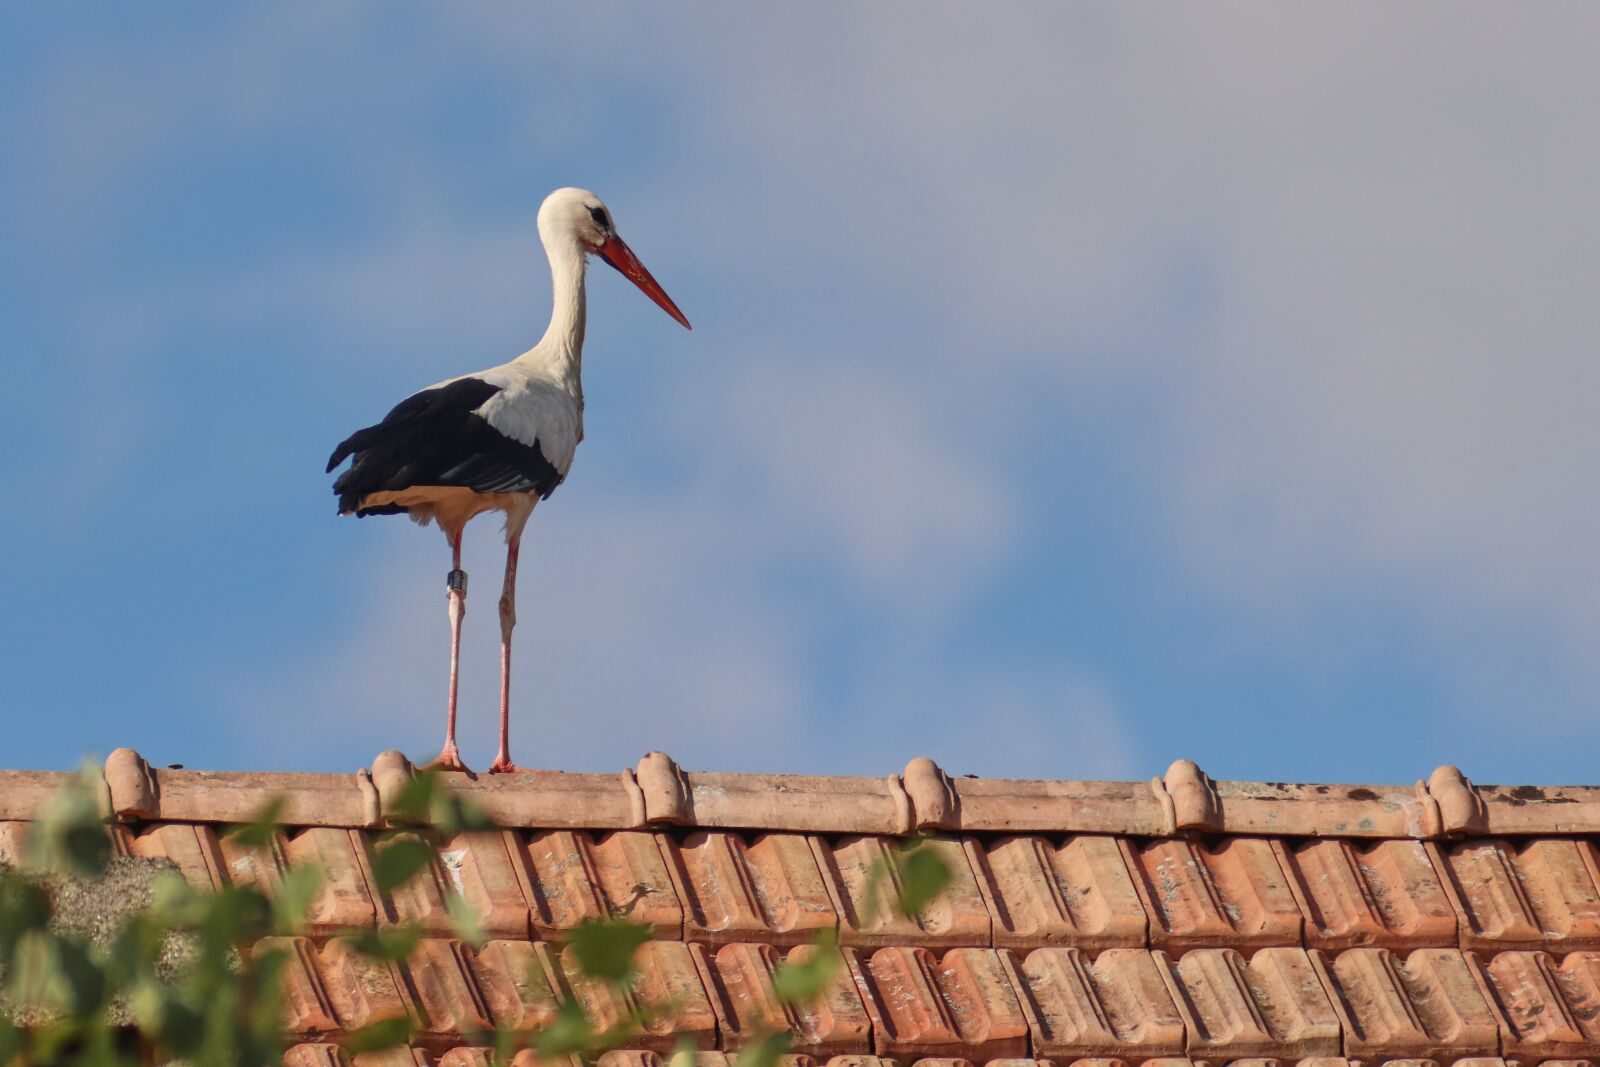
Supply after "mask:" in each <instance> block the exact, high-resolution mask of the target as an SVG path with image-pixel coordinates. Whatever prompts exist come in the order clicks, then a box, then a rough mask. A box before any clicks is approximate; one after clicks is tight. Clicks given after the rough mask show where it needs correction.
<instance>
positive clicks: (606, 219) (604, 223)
mask: <svg viewBox="0 0 1600 1067" xmlns="http://www.w3.org/2000/svg"><path fill="white" fill-rule="evenodd" d="M589 217H590V218H592V219H594V221H595V222H597V223H598V224H599V225H600V228H601V229H602V230H609V229H611V218H610V216H608V215H607V214H606V209H605V208H603V207H592V208H590V209H589Z"/></svg>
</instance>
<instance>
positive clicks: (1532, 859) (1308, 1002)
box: [0, 750, 1600, 1067]
mask: <svg viewBox="0 0 1600 1067" xmlns="http://www.w3.org/2000/svg"><path fill="white" fill-rule="evenodd" d="M410 774H411V770H410V767H409V764H407V763H406V762H405V761H404V759H403V758H402V757H399V756H398V755H397V754H385V755H384V756H383V757H381V758H380V759H379V760H378V761H375V762H374V765H373V770H372V773H371V774H367V773H366V772H361V773H358V774H354V775H270V774H263V775H255V774H252V775H228V774H212V773H208V772H198V771H167V770H161V769H156V768H151V767H150V766H149V765H148V764H146V763H145V762H144V761H143V760H142V759H141V758H139V757H138V756H137V754H135V753H131V752H128V751H125V750H124V751H121V752H119V754H117V755H116V756H115V758H114V759H108V761H107V765H106V768H105V774H104V778H105V789H104V794H103V796H102V804H103V810H105V811H108V812H111V813H112V814H113V827H112V831H111V832H112V836H113V841H114V844H115V846H116V848H117V850H118V851H119V852H120V853H121V854H124V855H129V856H135V857H146V858H152V859H159V860H163V861H167V862H170V863H172V864H173V865H174V866H175V867H176V868H177V869H178V870H179V871H181V872H182V873H183V875H184V876H185V877H186V878H187V879H188V880H189V882H190V883H191V884H193V885H195V886H197V887H202V888H208V887H216V886H225V885H229V884H234V885H258V886H261V887H263V888H264V889H265V890H266V891H267V892H268V893H272V892H274V891H276V888H277V886H278V885H279V884H280V881H281V879H282V877H283V876H284V873H285V872H286V871H287V870H288V869H289V868H290V866H291V865H293V864H296V863H302V862H316V863H318V864H319V865H320V866H321V867H322V868H323V870H324V872H325V875H326V883H325V885H324V887H323V890H322V892H321V893H320V895H319V896H318V897H317V899H316V901H315V902H314V905H313V908H312V915H311V922H310V924H309V926H308V928H307V930H306V931H305V935H306V936H304V937H299V938H286V939H274V940H271V941H269V942H266V943H265V944H263V945H262V946H259V947H258V948H257V951H264V950H265V949H266V948H267V947H279V948H283V949H286V950H287V951H288V952H289V956H290V964H289V967H288V970H287V973H286V982H287V990H288V998H287V999H288V1003H287V1005H286V1011H287V1015H288V1020H287V1021H288V1024H289V1027H290V1029H291V1030H292V1031H293V1033H294V1034H295V1036H296V1037H297V1038H298V1039H300V1040H301V1041H302V1042H303V1043H302V1044H298V1045H296V1046H295V1047H294V1048H293V1049H292V1050H291V1051H290V1053H289V1055H288V1057H287V1062H288V1063H289V1064H291V1065H294V1067H334V1065H338V1067H355V1064H357V1063H359V1064H361V1065H363V1067H364V1065H367V1064H372V1065H376V1067H387V1065H395V1067H399V1065H411V1067H417V1065H422V1064H437V1065H440V1067H445V1065H450V1067H486V1065H487V1063H488V1050H486V1049H484V1048H482V1047H480V1046H478V1045H475V1044H473V1041H474V1040H481V1039H475V1038H474V1037H473V1034H474V1033H475V1032H477V1031H480V1030H481V1029H483V1028H486V1027H489V1026H507V1027H512V1028H515V1029H520V1030H522V1031H524V1032H530V1031H534V1030H537V1029H539V1028H542V1027H544V1026H547V1025H549V1024H550V1022H551V1021H552V1020H553V1019H554V1018H555V1015H556V1011H557V1007H558V1003H559V1001H560V1000H561V999H562V998H567V997H571V998H575V999H576V1000H578V1001H579V1002H580V1003H582V1004H584V1005H585V1006H586V1007H587V1008H588V1010H589V1011H590V1013H591V1015H592V1016H593V1017H594V1018H595V1020H596V1022H597V1023H598V1024H600V1025H602V1026H603V1025H605V1024H606V1023H608V1022H612V1021H616V1020H619V1019H622V1018H624V1017H625V1016H626V1015H628V1014H629V1013H630V1012H633V1011H635V1010H638V1009H640V1008H642V1007H644V1006H647V1005H667V1006H669V1009H670V1010H669V1011H668V1012H667V1013H666V1014H660V1015H657V1016H655V1017H653V1018H652V1020H651V1023H650V1025H649V1028H648V1029H647V1032H646V1033H644V1034H642V1035H641V1036H640V1037H639V1038H638V1039H637V1040H636V1041H633V1042H631V1043H630V1046H629V1047H628V1048H627V1049H625V1050H622V1051H619V1052H615V1053H609V1054H607V1055H606V1056H605V1057H602V1060H601V1067H664V1061H663V1056H664V1055H666V1054H668V1053H670V1052H671V1050H672V1049H673V1047H674V1046H675V1045H676V1044H677V1042H678V1040H679V1038H680V1037H687V1038H688V1039H689V1040H690V1042H691V1043H692V1044H694V1045H695V1046H696V1047H697V1048H698V1049H700V1050H701V1051H700V1053H699V1059H700V1067H730V1064H731V1059H730V1057H731V1056H732V1055H734V1054H736V1053H737V1052H738V1051H739V1049H740V1048H741V1047H743V1046H744V1045H745V1044H746V1043H747V1042H748V1041H749V1040H750V1039H751V1037H752V1036H753V1035H755V1034H757V1033H758V1032H761V1031H762V1029H763V1028H764V1027H766V1026H774V1025H777V1026H785V1027H788V1028H791V1029H792V1030H793V1031H794V1033H795V1039H796V1045H795V1052H796V1055H794V1056H790V1057H787V1058H786V1059H785V1060H784V1067H822V1065H827V1067H917V1065H918V1064H921V1065H923V1067H959V1065H962V1064H972V1065H975V1067H1069V1065H1073V1064H1081V1065H1082V1067H1113V1065H1123V1067H1138V1065H1140V1064H1157V1065H1166V1067H1222V1065H1224V1064H1233V1065H1237V1067H1267V1062H1268V1061H1275V1062H1276V1063H1277V1064H1280V1065H1281V1067H1289V1065H1290V1064H1296V1063H1297V1064H1300V1065H1301V1067H1350V1065H1351V1064H1353V1063H1357V1062H1359V1063H1360V1064H1361V1065H1363V1067H1367V1065H1371V1067H1376V1065H1378V1064H1383V1063H1390V1064H1395V1065H1397V1067H1398V1065H1400V1064H1418V1065H1421V1064H1424V1063H1429V1062H1431V1063H1434V1064H1436V1065H1438V1067H1505V1065H1506V1063H1507V1061H1506V1060H1504V1059H1502V1058H1501V1057H1511V1058H1512V1059H1513V1060H1514V1061H1516V1062H1517V1063H1520V1064H1522V1065H1524V1067H1535V1065H1536V1064H1539V1063H1543V1064H1556V1063H1560V1062H1571V1063H1576V1062H1577V1061H1581V1060H1590V1061H1594V1062H1600V870H1597V848H1596V840H1597V839H1600V789H1596V788H1580V787H1566V788H1543V789H1536V788H1526V787H1523V788H1506V787H1494V786H1478V785H1475V784H1473V783H1472V782H1471V781H1470V780H1468V779H1467V778H1465V777H1464V776H1462V775H1461V774H1460V772H1458V771H1455V770H1454V769H1453V768H1441V769H1439V770H1437V771H1434V772H1433V773H1431V774H1429V775H1427V776H1425V778H1424V779H1423V780H1422V781H1419V782H1417V783H1416V784H1415V786H1315V785H1292V784H1281V783H1251V782H1229V781H1213V780H1212V779H1210V778H1209V777H1208V776H1207V775H1205V773H1204V772H1203V771H1201V770H1200V769H1199V768H1198V767H1195V766H1194V765H1193V764H1191V763H1188V762H1187V761H1178V762H1177V763H1174V764H1173V766H1172V767H1171V768H1169V769H1168V771H1167V773H1166V774H1164V775H1162V776H1159V777H1157V778H1154V779H1152V780H1150V781H1147V782H1055V781H1001V780H982V779H973V778H962V777H952V776H951V775H949V774H947V773H946V772H945V771H944V770H943V769H942V768H939V767H938V766H936V765H935V764H933V763H932V762H931V761H928V760H913V761H911V762H910V763H909V764H908V765H907V766H906V767H905V768H904V771H903V772H902V773H900V774H889V775H885V776H883V777H880V778H822V777H806V776H787V775H737V774H706V773H700V772H685V771H682V770H680V769H679V768H678V767H677V766H676V765H675V764H674V763H673V762H672V761H671V760H670V759H668V758H667V757H666V756H664V755H661V754H659V753H656V754H652V755H651V756H649V757H647V758H646V759H644V760H641V761H640V763H639V764H638V765H637V766H636V767H635V768H631V769H628V770H625V771H623V772H622V773H620V774H614V775H604V774H585V775H563V774H559V773H556V772H547V771H546V772H533V773H529V774H521V775H507V776H485V777H484V778H481V779H468V778H464V777H462V778H454V776H452V778H453V781H452V784H453V785H455V786H456V787H458V788H459V789H460V790H461V791H462V792H464V793H466V794H468V795H469V796H470V797H471V798H472V799H474V800H476V801H478V802H480V803H481V804H482V805H484V806H485V807H486V808H487V809H488V810H489V812H490V813H491V814H492V815H493V816H494V817H495V818H496V819H498V820H500V821H501V822H502V823H503V824H504V825H506V826H507V827H508V828H507V829H505V830H500V831H493V832H486V833H476V834H466V835H462V836H461V837H458V838H456V839H454V840H451V841H446V842H442V843H440V847H439V849H438V852H437V859H436V862H435V863H434V864H433V865H432V866H431V867H430V868H429V869H428V870H426V871H425V872H424V874H423V875H421V876H420V877H418V878H417V879H415V880H414V881H412V882H411V883H409V884H407V885H406V886H404V887H402V888H401V889H399V890H397V891H396V892H394V893H392V894H389V895H387V896H385V895H383V894H379V893H376V892H375V891H374V890H373V886H374V884H375V881H374V878H373V873H372V859H373V856H374V850H375V849H377V848H381V847H384V846H383V844H382V843H381V842H382V841H383V840H384V839H385V838H386V837H387V836H389V835H390V834H392V832H393V831H392V830H390V829H389V828H388V827H387V825H386V823H385V821H384V817H385V812H392V811H393V810H394V801H395V798H396V797H397V796H398V795H399V792H400V790H402V789H404V787H405V784H406V782H407V781H408V780H409V776H410ZM66 780H67V776H64V775H50V774H36V773H32V772H28V773H20V772H0V861H6V862H16V861H17V860H19V859H20V858H21V851H22V847H23V844H24V842H25V839H26V836H27V834H28V830H29V820H31V819H34V818H36V817H37V816H38V814H39V813H40V811H41V810H42V807H43V805H44V803H45V802H46V801H47V800H48V798H49V796H50V795H51V793H52V792H53V791H54V790H56V789H58V788H59V787H60V786H61V784H62V783H63V782H65V781H66ZM284 791H290V793H291V796H290V804H289V806H288V808H287V811H288V829H286V830H285V831H284V832H283V833H281V834H279V835H277V837H276V838H275V839H274V840H272V841H271V842H270V843H269V844H267V845H266V846H264V847H261V848H252V849H246V848H244V847H242V846H241V845H240V844H239V843H238V839H237V838H235V837H231V836H228V835H225V834H222V833H221V832H220V830H221V829H222V827H221V826H220V824H224V823H228V822H236V821H241V820H245V819H248V818H249V817H251V816H253V815H254V814H255V813H256V812H258V811H259V810H260V809H261V808H262V806H263V805H264V804H265V803H266V801H267V800H268V798H270V797H272V796H274V795H276V794H278V793H281V792H284ZM919 828H920V829H923V830H930V831H934V832H936V833H937V834H939V835H941V836H936V837H934V838H932V839H931V840H932V844H931V846H930V847H932V848H934V849H935V850H937V852H938V853H939V854H940V855H941V856H942V857H943V858H944V859H945V860H946V862H947V865H948V866H949V868H950V869H951V871H952V873H953V875H954V879H953V884H952V886H951V887H950V889H949V891H948V892H947V893H946V894H945V895H944V896H942V897H941V898H939V899H938V900H936V901H935V902H934V903H932V904H930V905H929V906H927V907H926V908H924V909H923V911H922V913H921V914H920V915H918V916H916V917H914V918H909V919H908V918H905V917H904V916H902V915H900V913H899V910H898V909H897V908H896V907H895V904H896V901H897V894H898V888H897V887H896V886H895V885H894V884H893V882H892V880H891V881H890V882H888V883H885V884H884V885H883V886H882V890H881V892H879V894H878V900H877V901H876V902H875V904H874V906H873V907H870V908H869V907H868V904H869V901H868V896H869V893H868V889H869V886H870V885H871V883H872V882H873V880H874V879H875V878H879V877H881V876H880V875H877V874H875V873H874V872H875V871H876V870H877V869H878V868H880V867H882V866H883V861H884V858H885V857H886V856H887V855H888V853H889V850H890V849H891V848H893V847H896V846H898V844H899V843H900V841H901V838H902V836H903V835H906V834H909V833H912V832H915V831H917V830H918V829H919ZM457 895H458V896H459V897H460V898H461V900H463V901H464V902H465V904H466V905H467V907H468V908H469V909H470V910H471V911H472V913H473V914H474V915H475V916H476V917H477V919H478V921H479V923H481V924H482V926H483V928H484V929H485V931H486V933H487V934H488V938H489V940H488V941H487V943H485V944H484V945H483V946H482V948H480V949H478V950H476V951H474V950H473V949H471V948H470V947H468V946H466V945H464V944H462V943H461V942H459V941H457V940H454V935H453V933H452V923H451V922H450V917H449V911H448V907H449V901H450V899H451V897H452V896H457ZM612 914H625V915H628V916H629V917H631V918H633V919H635V920H637V921H641V922H644V923H646V924H648V925H649V926H650V928H651V930H652V932H653V936H654V940H652V941H651V942H649V943H648V944H647V945H646V946H645V947H644V948H643V949H642V950H641V952H640V954H639V958H638V961H637V962H638V965H639V970H640V981H639V984H638V987H637V989H636V990H635V991H634V992H633V994H631V995H629V996H618V995H617V994H615V993H613V992H611V991H610V990H608V989H606V988H604V987H603V986H600V985H597V984H595V983H592V982H588V981H586V980H584V979H582V978H581V977H579V975H578V973H577V968H576V967H575V966H574V965H573V961H572V960H571V959H570V958H569V956H568V954H567V953H566V952H565V951H563V949H562V947H561V944H560V942H561V940H562V939H563V938H564V937H565V935H566V934H567V933H568V932H569V931H570V930H572V929H573V928H574V927H575V926H577V925H578V924H579V923H581V922H583V921H584V920H586V919H591V918H601V917H605V916H609V915H612ZM399 921H415V922H417V923H420V924H421V926H422V927H423V928H424V930H425V931H426V935H427V936H425V938H424V940H423V941H422V942H421V943H420V944H419V946H418V948H417V950H416V952H415V953H414V954H413V955H412V956H411V958H410V959H408V960H407V961H405V963H404V964H403V965H389V964H383V963H377V962H374V961H372V960H371V959H369V958H367V957H365V956H362V955H361V954H360V953H358V952H356V951H355V950H354V948H353V946H352V944H351V942H350V939H349V936H348V935H351V934H354V933H357V932H359V931H362V930H366V929H370V928H372V927H373V926H374V925H375V924H388V923H394V922H399ZM834 928H837V929H838V931H839V935H840V940H841V942H842V943H843V945H844V946H845V947H844V948H843V949H840V950H835V951H839V953H840V955H841V957H842V959H843V961H844V963H845V967H844V969H843V970H841V972H840V973H839V975H838V976H837V977H836V979H835V980H834V982H833V984H832V986H831V987H830V988H829V989H828V990H827V991H826V993H825V994H824V996H823V998H822V1000H821V1002H820V1003H818V1004H816V1005H813V1006H809V1007H806V1008H804V1009H801V1008H796V1007H793V1006H785V1005H782V1004H780V1003H779V1002H778V1000H777V997H776V994H775V992H774V990H773V985H772V983H773V975H774V973H775V969H776V968H777V966H778V965H779V964H780V962H781V961H782V960H783V959H784V957H785V955H786V954H794V953H799V954H802V955H803V954H805V953H807V952H810V951H813V949H811V948H810V947H808V946H807V945H806V943H807V942H809V941H811V940H812V939H813V938H814V937H815V936H816V934H817V933H818V932H820V931H824V930H829V929H834ZM396 1015H400V1016H408V1017H410V1018H411V1020H412V1021H413V1023H414V1025H415V1027H416V1032H417V1037H416V1043H415V1047H413V1048H410V1049H402V1050H395V1051H392V1052H390V1053H385V1054H382V1055H377V1056H362V1057H357V1058H356V1059H355V1061H354V1062H352V1061H351V1060H350V1059H349V1058H348V1057H345V1056H344V1055H343V1054H342V1053H340V1052H339V1051H338V1049H337V1041H338V1040H339V1039H341V1038H342V1036H343V1035H344V1034H345V1033H347V1032H349V1031H351V1030H354V1029H357V1028H360V1027H362V1026H365V1025H368V1024H370V1023H372V1022H374V1021H377V1020H379V1019H383V1018H387V1017H392V1016H396ZM878 1057H892V1059H880V1058H878ZM1343 1057H1350V1059H1349V1060H1346V1059H1344V1058H1343ZM514 1067H579V1065H577V1064H576V1063H575V1062H573V1061H570V1060H566V1059H563V1060H561V1061H560V1062H559V1063H555V1062H551V1063H542V1064H541V1063H538V1062H536V1061H535V1060H534V1059H533V1058H532V1057H531V1055H527V1054H523V1055H519V1057H518V1058H517V1059H516V1060H515V1061H514Z"/></svg>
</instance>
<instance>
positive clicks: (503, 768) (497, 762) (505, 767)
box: [489, 752, 522, 774]
mask: <svg viewBox="0 0 1600 1067" xmlns="http://www.w3.org/2000/svg"><path fill="white" fill-rule="evenodd" d="M520 770H522V768H521V767H518V766H517V765H516V764H515V763H512V762H511V757H510V756H507V755H506V754H505V753H504V752H502V753H500V755H498V756H496V757H495V758H494V762H493V763H491V764H489V773H490V774H516V773H517V772H518V771H520Z"/></svg>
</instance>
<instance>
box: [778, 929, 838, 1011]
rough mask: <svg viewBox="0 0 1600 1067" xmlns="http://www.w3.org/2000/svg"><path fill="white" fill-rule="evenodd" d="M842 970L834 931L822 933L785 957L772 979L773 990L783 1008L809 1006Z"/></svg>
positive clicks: (836, 936)
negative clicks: (784, 1005) (786, 1005)
mask: <svg viewBox="0 0 1600 1067" xmlns="http://www.w3.org/2000/svg"><path fill="white" fill-rule="evenodd" d="M843 966H844V957H843V956H841V955H840V954H839V933H838V931H837V930H834V929H831V928H830V929H827V930H824V931H823V932H822V933H820V934H818V935H817V938H816V940H815V941H813V942H812V943H811V945H810V946H809V947H807V948H805V949H796V950H795V951H794V952H792V953H790V954H789V958H788V959H787V960H786V961H784V963H783V964H782V965H781V966H780V967H779V968H778V970H777V973H776V974H775V975H773V979H772V986H773V990H774V992H776V993H777V995H778V999H779V1000H780V1001H782V1002H783V1003H785V1004H811V1003H813V1002H814V1001H816V999H817V998H818V997H820V996H822V992H823V990H825V989H827V988H828V983H829V982H831V981H833V976H834V975H836V974H838V973H839V970H840V968H841V967H843Z"/></svg>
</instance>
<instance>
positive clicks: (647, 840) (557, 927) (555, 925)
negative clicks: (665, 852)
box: [523, 830, 683, 939]
mask: <svg viewBox="0 0 1600 1067" xmlns="http://www.w3.org/2000/svg"><path fill="white" fill-rule="evenodd" d="M523 847H524V849H525V850H526V853H527V857H528V859H529V861H530V867H529V870H530V876H531V885H530V889H531V891H532V894H533V907H534V911H533V925H534V929H535V930H536V931H537V932H538V934H539V936H541V937H553V938H559V937H560V936H561V935H562V934H564V933H566V932H567V931H568V930H571V929H572V928H573V927H575V926H577V925H578V924H579V923H581V922H583V921H584V920H586V919H603V918H606V917H607V916H610V915H625V916H627V917H628V918H629V919H631V920H632V921H634V922H638V923H646V924H648V925H649V926H650V927H651V929H652V930H653V931H654V932H655V933H656V935H657V936H659V937H666V938H673V939H676V938H679V937H681V936H682V935H683V907H682V905H681V904H679V902H678V894H677V891H676V890H675V889H674V888H673V885H672V878H671V876H670V875H668V873H667V865H666V861H665V860H663V859H662V856H661V849H660V847H659V846H658V845H657V843H656V836H655V835H654V834H650V833H640V832H637V831H631V830H622V831H618V832H616V833H608V834H591V833H584V832H582V831H571V830H546V831H540V832H536V833H533V834H530V835H528V837H527V839H526V842H525V843H524V846H523Z"/></svg>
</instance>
